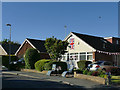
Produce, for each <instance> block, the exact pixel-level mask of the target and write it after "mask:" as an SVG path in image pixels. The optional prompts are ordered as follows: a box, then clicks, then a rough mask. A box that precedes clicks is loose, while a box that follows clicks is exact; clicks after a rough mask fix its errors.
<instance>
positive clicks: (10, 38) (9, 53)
mask: <svg viewBox="0 0 120 90" xmlns="http://www.w3.org/2000/svg"><path fill="white" fill-rule="evenodd" d="M6 26H9V27H10V41H9V64H10V62H11V56H10V54H11V24H6Z"/></svg>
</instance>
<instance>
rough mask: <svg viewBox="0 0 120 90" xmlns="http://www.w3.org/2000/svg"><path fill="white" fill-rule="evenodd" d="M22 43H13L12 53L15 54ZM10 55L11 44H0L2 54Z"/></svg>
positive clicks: (0, 53)
mask: <svg viewBox="0 0 120 90" xmlns="http://www.w3.org/2000/svg"><path fill="white" fill-rule="evenodd" d="M19 47H20V44H11V55H14V54H15V52H16V51H17V49H18V48H19ZM4 55H9V44H0V56H4Z"/></svg>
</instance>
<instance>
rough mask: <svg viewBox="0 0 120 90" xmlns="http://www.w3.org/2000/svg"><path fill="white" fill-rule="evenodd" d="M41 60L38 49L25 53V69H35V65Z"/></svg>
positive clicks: (28, 50) (31, 49)
mask: <svg viewBox="0 0 120 90" xmlns="http://www.w3.org/2000/svg"><path fill="white" fill-rule="evenodd" d="M39 59H40V54H39V53H38V51H37V50H36V49H33V48H29V49H27V51H26V52H25V57H24V60H25V68H26V69H34V68H35V67H34V64H35V62H37V61H38V60H39Z"/></svg>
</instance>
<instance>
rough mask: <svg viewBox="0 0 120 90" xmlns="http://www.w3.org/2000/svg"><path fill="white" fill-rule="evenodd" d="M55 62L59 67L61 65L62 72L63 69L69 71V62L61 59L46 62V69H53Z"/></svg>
mask: <svg viewBox="0 0 120 90" xmlns="http://www.w3.org/2000/svg"><path fill="white" fill-rule="evenodd" d="M53 64H56V67H58V66H60V67H61V71H59V72H60V73H62V72H63V71H67V63H66V62H61V61H50V62H48V63H46V64H45V70H52V65H53Z"/></svg>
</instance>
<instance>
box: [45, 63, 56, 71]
mask: <svg viewBox="0 0 120 90" xmlns="http://www.w3.org/2000/svg"><path fill="white" fill-rule="evenodd" d="M53 62H56V61H50V62H48V63H45V65H44V69H45V70H52V64H53Z"/></svg>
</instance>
